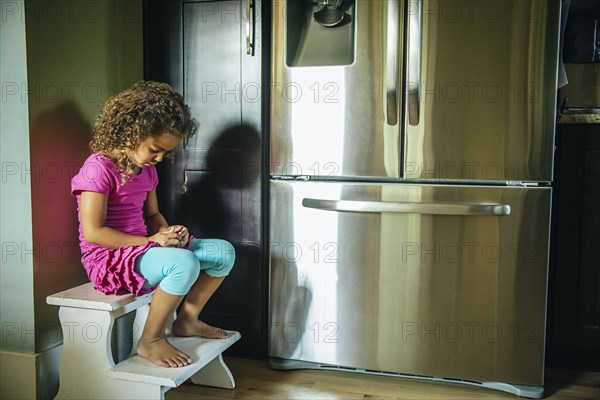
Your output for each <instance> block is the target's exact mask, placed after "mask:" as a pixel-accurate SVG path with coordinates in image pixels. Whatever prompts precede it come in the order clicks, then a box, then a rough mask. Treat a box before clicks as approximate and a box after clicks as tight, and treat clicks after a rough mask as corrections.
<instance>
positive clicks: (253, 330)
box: [145, 0, 268, 357]
mask: <svg viewBox="0 0 600 400" xmlns="http://www.w3.org/2000/svg"><path fill="white" fill-rule="evenodd" d="M251 4H252V6H253V7H252V8H251V9H250V11H251V17H252V19H251V20H250V24H248V23H247V22H248V18H247V16H246V11H247V9H246V7H247V3H246V1H241V0H225V1H196V2H187V1H179V2H177V1H174V2H158V1H147V2H146V3H145V22H146V23H145V49H146V78H147V79H155V80H161V81H165V82H168V83H170V84H171V85H173V86H174V87H175V88H176V89H177V90H179V91H180V92H181V93H182V94H183V95H184V97H185V100H186V102H187V103H188V104H189V105H190V108H191V109H192V113H193V115H194V117H195V118H196V119H197V120H198V122H199V129H198V133H197V135H196V136H195V137H194V138H192V139H191V140H190V142H189V143H188V144H187V146H186V148H185V149H184V150H182V151H181V152H179V153H178V154H177V155H176V157H175V160H174V162H173V163H172V164H167V163H163V164H165V165H162V166H161V168H160V169H159V174H160V178H161V183H160V185H159V202H160V206H161V210H162V211H163V213H164V214H165V216H166V217H167V219H168V220H169V222H170V223H181V224H185V225H186V226H188V227H189V229H190V231H191V232H192V233H193V234H194V235H195V236H197V237H199V238H220V239H226V240H228V241H230V242H231V243H232V244H233V245H234V246H235V248H236V263H235V265H234V269H233V271H232V273H231V274H230V276H229V277H228V278H227V279H226V280H225V282H224V283H223V285H222V286H221V287H220V288H219V290H218V291H217V293H215V295H214V296H213V298H211V300H210V301H209V304H207V306H206V308H205V310H204V312H203V314H202V315H201V318H202V319H203V320H204V321H206V322H208V323H211V324H215V325H218V326H221V327H223V328H227V329H234V330H238V331H240V332H241V334H242V340H241V341H240V342H238V344H237V345H236V346H234V347H233V348H232V350H231V353H233V354H236V355H241V356H250V357H264V356H266V343H267V339H266V325H267V321H266V307H267V285H266V279H267V263H266V260H265V258H264V256H263V254H264V253H263V230H264V226H265V225H264V224H263V221H262V219H263V215H265V213H264V212H263V208H264V206H265V205H264V204H263V196H262V192H263V188H265V187H266V185H265V182H263V176H264V175H263V174H262V165H264V162H263V160H262V157H263V154H264V152H263V151H262V148H263V146H264V143H263V140H262V130H263V120H264V116H263V113H264V110H263V104H265V103H264V99H263V98H262V90H261V87H262V81H263V77H262V74H263V71H262V62H263V60H262V57H263V54H262V46H261V42H260V39H261V32H262V29H261V26H260V25H261V23H262V20H261V18H260V17H261V13H260V11H261V10H260V2H258V4H257V1H256V0H253V1H252V3H251ZM248 26H250V30H248ZM248 33H249V34H250V36H251V42H252V44H253V47H252V49H251V51H250V52H249V53H250V54H248V52H247V51H246V50H247V46H246V40H247V35H248ZM266 104H268V103H266Z"/></svg>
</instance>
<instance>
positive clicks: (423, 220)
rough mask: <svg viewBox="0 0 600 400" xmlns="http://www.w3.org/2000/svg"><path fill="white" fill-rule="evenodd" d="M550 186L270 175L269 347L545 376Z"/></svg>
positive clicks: (343, 359)
mask: <svg viewBox="0 0 600 400" xmlns="http://www.w3.org/2000/svg"><path fill="white" fill-rule="evenodd" d="M550 194H551V189H549V188H506V187H483V186H470V187H468V186H449V185H446V186H442V185H437V186H436V185H408V184H368V183H363V184H360V183H325V182H320V183H319V182H289V181H272V182H271V236H270V268H271V271H270V274H271V275H270V289H271V290H270V311H269V312H270V343H269V355H270V356H271V357H278V358H284V359H290V360H299V361H308V362H315V363H322V364H329V365H337V366H345V367H351V368H360V369H366V370H375V371H384V372H394V373H403V374H415V375H427V376H434V377H444V378H456V379H466V380H474V381H495V382H509V383H513V384H528V385H541V384H542V382H543V365H544V331H545V306H546V277H547V261H548V260H547V254H548V233H547V232H548V225H549V214H550V212H549V208H550V197H551V196H550Z"/></svg>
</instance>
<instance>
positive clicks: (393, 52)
mask: <svg viewBox="0 0 600 400" xmlns="http://www.w3.org/2000/svg"><path fill="white" fill-rule="evenodd" d="M399 24H400V6H399V4H398V0H389V1H388V10H387V46H386V52H385V58H386V60H385V64H386V96H385V98H386V110H387V123H388V125H390V126H395V125H396V124H397V123H398V79H399V77H398V74H399V70H398V53H399V46H400V43H399V42H400V38H399V37H398V34H399V32H400V27H399Z"/></svg>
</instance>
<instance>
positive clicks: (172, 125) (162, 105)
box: [90, 81, 198, 184]
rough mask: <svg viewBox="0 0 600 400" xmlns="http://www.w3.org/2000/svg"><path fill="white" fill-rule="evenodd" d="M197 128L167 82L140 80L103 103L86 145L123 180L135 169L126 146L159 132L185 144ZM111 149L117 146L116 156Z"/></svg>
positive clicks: (129, 176)
mask: <svg viewBox="0 0 600 400" xmlns="http://www.w3.org/2000/svg"><path fill="white" fill-rule="evenodd" d="M197 129H198V124H197V122H196V120H195V119H194V118H193V117H192V115H191V112H190V108H189V107H188V106H187V105H186V104H185V102H184V100H183V97H182V96H181V95H180V94H179V93H177V92H176V91H175V90H174V89H173V88H172V87H171V86H169V85H167V84H166V83H160V82H153V81H141V82H138V83H135V84H133V85H132V86H131V87H129V88H128V89H126V90H124V91H123V92H121V93H119V94H117V95H116V96H114V97H112V98H110V99H108V100H107V101H106V102H105V103H104V106H103V107H102V111H101V112H100V114H99V115H98V117H97V118H96V120H95V122H94V125H93V127H92V140H91V141H90V149H91V150H92V151H93V152H95V153H100V154H102V155H104V156H106V157H108V158H110V159H111V160H113V161H114V162H115V163H116V164H117V166H118V167H119V168H120V169H121V170H122V173H123V182H122V184H125V183H126V181H127V180H128V179H130V178H131V177H132V176H134V175H135V174H136V172H137V167H136V165H135V164H134V163H133V161H132V160H130V159H129V157H128V156H127V153H128V150H130V151H133V150H135V149H136V148H137V146H138V145H139V144H140V142H141V141H142V140H144V139H145V138H146V137H148V136H150V135H154V134H160V133H169V134H172V135H175V136H178V137H179V138H180V139H181V141H182V143H183V146H184V147H185V145H186V144H187V142H188V140H189V139H190V138H191V137H192V136H194V135H195V134H196V131H197ZM114 150H121V151H119V152H118V154H119V155H118V156H117V157H116V158H115V156H114V152H113V151H114ZM169 156H170V154H169Z"/></svg>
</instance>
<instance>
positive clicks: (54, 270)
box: [22, 102, 91, 351]
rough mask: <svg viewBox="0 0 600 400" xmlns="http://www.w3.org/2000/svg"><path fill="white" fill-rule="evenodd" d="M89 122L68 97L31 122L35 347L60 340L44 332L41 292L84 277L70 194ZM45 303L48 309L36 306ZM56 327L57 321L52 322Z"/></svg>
mask: <svg viewBox="0 0 600 400" xmlns="http://www.w3.org/2000/svg"><path fill="white" fill-rule="evenodd" d="M90 137H91V128H90V124H89V123H88V122H87V121H86V120H85V118H84V117H83V114H82V113H81V111H80V109H79V108H78V107H77V105H75V104H74V103H72V102H65V103H61V104H59V105H58V106H56V107H53V108H50V109H48V110H47V111H45V112H43V113H42V114H40V115H39V117H37V118H36V119H35V121H33V123H32V124H31V128H30V148H31V158H30V160H31V161H30V162H31V166H30V169H29V175H28V177H25V176H22V179H23V178H28V180H26V179H23V182H24V183H26V182H28V181H30V182H31V193H32V220H33V243H34V245H33V246H34V248H33V254H32V255H31V256H33V264H34V285H35V289H34V293H35V306H36V320H37V322H38V323H40V324H41V325H40V326H41V329H42V332H45V333H46V334H40V335H36V350H38V351H40V350H43V348H46V347H48V346H50V345H52V344H53V342H60V337H56V336H60V335H53V334H50V333H48V332H49V331H51V329H50V328H51V327H54V325H56V324H57V319H56V308H55V307H50V306H48V305H46V296H47V295H49V294H52V293H56V292H58V291H61V290H64V289H67V288H69V287H72V286H75V285H78V284H81V283H83V282H85V281H86V280H87V277H86V274H85V270H84V269H83V267H82V266H81V263H80V259H81V253H80V250H79V239H78V220H77V202H76V200H75V197H74V196H72V195H71V177H72V176H73V175H75V174H76V173H77V171H78V170H79V168H80V167H81V165H82V164H83V162H84V161H85V159H86V158H87V156H88V155H89V147H88V142H89V140H90ZM44 308H47V309H46V310H47V311H43V312H39V311H40V310H41V309H44ZM56 328H57V329H58V327H56Z"/></svg>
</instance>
